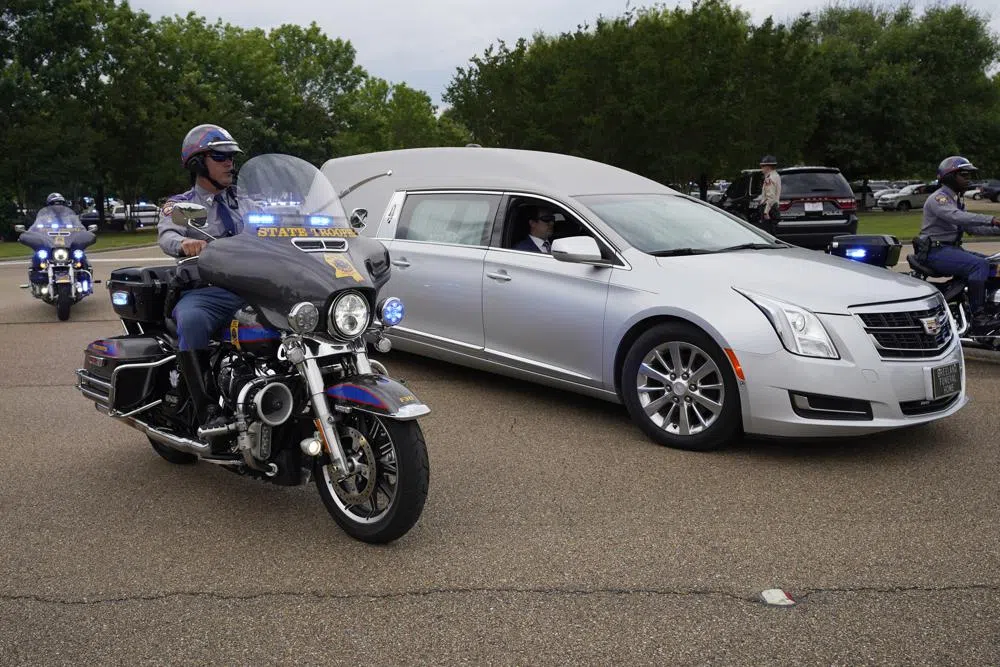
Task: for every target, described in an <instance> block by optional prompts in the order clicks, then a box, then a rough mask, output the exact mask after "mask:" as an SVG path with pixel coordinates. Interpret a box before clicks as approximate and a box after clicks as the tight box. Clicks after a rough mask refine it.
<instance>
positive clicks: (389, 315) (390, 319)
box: [379, 296, 406, 327]
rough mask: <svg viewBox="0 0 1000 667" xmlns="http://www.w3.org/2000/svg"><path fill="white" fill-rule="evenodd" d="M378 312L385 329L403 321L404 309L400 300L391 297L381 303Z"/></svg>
mask: <svg viewBox="0 0 1000 667" xmlns="http://www.w3.org/2000/svg"><path fill="white" fill-rule="evenodd" d="M379 312H381V313H382V324H384V325H386V326H387V327H394V326H396V325H397V324H399V323H400V322H402V321H403V316H404V315H405V314H406V309H405V308H404V307H403V300H402V299H400V298H399V297H396V296H391V297H389V298H388V299H386V300H385V301H383V302H382V305H381V306H380V307H379Z"/></svg>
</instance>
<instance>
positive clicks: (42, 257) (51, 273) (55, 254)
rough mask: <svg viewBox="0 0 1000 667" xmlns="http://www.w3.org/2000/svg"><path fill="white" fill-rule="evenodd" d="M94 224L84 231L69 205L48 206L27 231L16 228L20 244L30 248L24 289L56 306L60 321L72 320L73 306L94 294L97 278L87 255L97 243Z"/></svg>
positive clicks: (20, 227) (22, 226)
mask: <svg viewBox="0 0 1000 667" xmlns="http://www.w3.org/2000/svg"><path fill="white" fill-rule="evenodd" d="M96 229H97V227H96V226H95V225H91V226H90V227H88V228H84V226H83V224H82V223H81V222H80V218H79V217H77V215H76V213H74V212H73V209H71V208H69V207H68V206H62V205H54V206H46V207H45V208H43V209H41V210H40V211H38V214H37V215H36V216H35V222H34V223H33V224H32V225H31V226H30V227H28V228H27V230H26V229H25V227H24V225H15V226H14V230H15V231H16V232H19V234H20V235H19V236H18V239H17V240H18V241H19V242H20V243H23V244H24V245H26V246H28V247H29V248H31V249H32V250H33V251H34V252H33V253H32V255H31V265H30V266H29V267H28V282H27V284H24V285H21V288H22V289H30V290H31V295H32V296H33V297H35V298H36V299H41V300H42V301H44V302H45V303H48V304H52V305H54V306H55V307H56V315H57V316H58V317H59V319H60V320H62V321H66V320H68V319H69V312H70V308H72V306H73V304H74V303H77V302H79V301H80V300H82V299H83V298H85V297H87V296H89V295H91V294H93V292H94V282H95V281H94V277H93V274H92V272H91V268H90V263H89V262H88V261H87V255H86V253H85V252H84V251H85V249H86V248H88V247H90V246H91V245H93V244H94V242H95V241H97V237H95V236H94V233H93V232H94V231H95V230H96Z"/></svg>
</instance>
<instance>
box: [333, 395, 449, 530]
mask: <svg viewBox="0 0 1000 667" xmlns="http://www.w3.org/2000/svg"><path fill="white" fill-rule="evenodd" d="M338 432H339V434H340V439H341V444H342V445H343V448H344V453H345V454H346V455H347V457H348V459H350V460H351V461H352V462H354V464H355V473H354V474H353V475H351V476H349V477H347V478H345V479H342V480H337V479H336V477H335V476H334V475H333V472H332V466H330V459H329V457H328V456H326V455H324V456H322V457H319V458H317V459H316V469H315V471H314V473H315V474H314V477H315V478H316V488H317V489H318V490H319V495H320V498H322V499H323V504H324V505H325V506H326V509H327V511H328V512H329V513H330V516H332V517H333V520H334V521H336V522H337V525H339V526H340V527H341V528H342V529H343V530H344V532H346V533H347V534H348V535H350V536H351V537H353V538H355V539H357V540H361V541H362V542H368V543H371V544H385V543H387V542H391V541H393V540H396V539H398V538H400V537H402V536H403V535H405V534H406V533H407V532H408V531H409V530H410V529H411V528H412V527H413V526H414V525H415V524H416V523H417V520H418V519H419V518H420V513H421V512H422V511H423V508H424V502H425V501H426V500H427V490H428V486H429V484H430V464H429V462H428V459H427V445H426V444H425V443H424V435H423V432H422V431H421V430H420V426H419V424H417V422H416V421H395V420H392V419H388V418H385V417H378V416H375V415H370V414H365V413H362V412H357V411H355V412H353V413H351V414H350V415H347V416H346V417H345V418H344V420H343V421H342V422H341V423H340V425H339V426H338Z"/></svg>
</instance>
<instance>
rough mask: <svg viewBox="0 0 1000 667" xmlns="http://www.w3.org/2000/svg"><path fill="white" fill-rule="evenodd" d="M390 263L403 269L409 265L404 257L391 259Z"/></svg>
mask: <svg viewBox="0 0 1000 667" xmlns="http://www.w3.org/2000/svg"><path fill="white" fill-rule="evenodd" d="M392 265H393V266H398V267H401V268H404V269H405V268H406V267H408V266H409V265H410V263H409V262H407V261H406V260H405V259H394V260H392Z"/></svg>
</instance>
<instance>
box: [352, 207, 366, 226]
mask: <svg viewBox="0 0 1000 667" xmlns="http://www.w3.org/2000/svg"><path fill="white" fill-rule="evenodd" d="M367 219H368V209H366V208H356V209H354V210H353V211H351V219H350V221H351V227H353V228H354V229H357V230H358V231H361V230H362V229H364V228H365V227H367V226H368V223H367V222H365V221H366V220H367Z"/></svg>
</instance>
